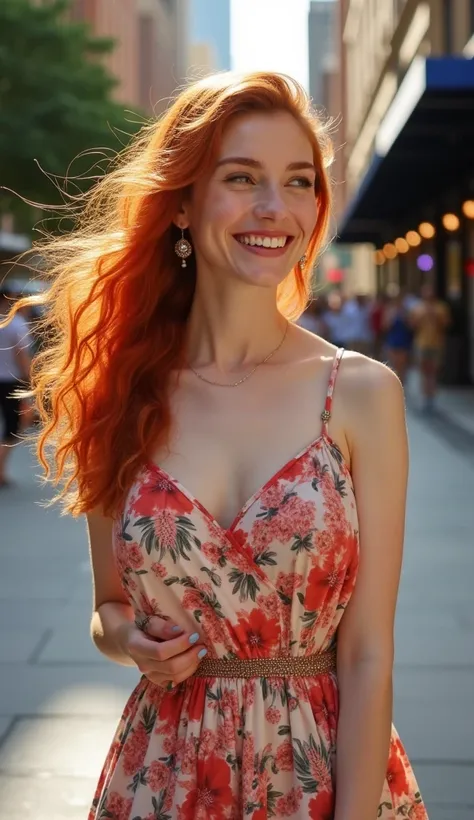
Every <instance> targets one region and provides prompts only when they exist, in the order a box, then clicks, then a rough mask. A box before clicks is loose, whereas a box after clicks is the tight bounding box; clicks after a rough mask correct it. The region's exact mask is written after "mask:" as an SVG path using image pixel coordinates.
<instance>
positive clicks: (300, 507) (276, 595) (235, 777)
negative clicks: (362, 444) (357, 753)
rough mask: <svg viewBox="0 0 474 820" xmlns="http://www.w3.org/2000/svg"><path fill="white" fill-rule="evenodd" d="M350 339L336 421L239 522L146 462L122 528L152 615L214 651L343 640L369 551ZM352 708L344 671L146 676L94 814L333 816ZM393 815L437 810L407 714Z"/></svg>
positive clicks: (144, 613) (288, 648)
mask: <svg viewBox="0 0 474 820" xmlns="http://www.w3.org/2000/svg"><path fill="white" fill-rule="evenodd" d="M342 353H343V351H342V350H339V351H338V352H337V355H336V358H335V361H334V366H333V369H332V374H331V379H330V382H329V387H328V394H327V400H326V406H325V411H324V412H323V414H322V417H321V418H322V421H323V426H322V431H321V434H320V435H319V436H318V438H317V439H316V440H315V441H313V442H312V443H311V444H310V445H309V446H308V447H306V448H305V449H304V450H303V451H302V452H300V453H299V454H298V455H297V456H295V458H292V459H291V460H290V461H289V462H288V463H287V464H285V465H284V467H282V468H281V470H279V472H278V473H276V474H275V475H274V476H272V478H270V480H269V481H267V483H266V484H265V485H264V486H263V487H262V488H261V489H260V490H259V491H258V492H256V493H255V494H254V495H253V496H252V498H250V499H249V501H248V502H247V503H246V505H245V507H244V508H243V509H242V510H241V512H240V513H239V514H238V516H237V517H236V519H235V521H234V522H233V523H232V525H231V526H230V527H229V528H228V529H223V528H222V527H221V526H219V524H218V523H217V522H216V521H215V519H214V518H213V517H212V516H211V515H210V514H209V512H208V511H206V510H205V509H204V507H203V506H202V505H201V504H200V503H199V501H198V500H197V499H196V498H193V497H192V496H191V495H190V493H189V492H188V491H187V490H186V489H185V488H184V487H183V486H182V485H180V484H179V483H178V482H177V481H175V480H174V479H173V478H172V476H170V475H169V474H168V473H166V472H165V471H164V470H162V469H160V468H159V467H157V466H155V465H153V464H147V465H146V466H145V467H144V468H143V469H142V471H141V472H140V474H139V475H138V476H137V479H136V482H135V484H134V486H133V487H132V489H131V491H130V493H129V495H128V498H127V500H126V503H125V505H124V509H123V514H122V515H121V517H120V518H119V519H118V520H117V521H116V526H115V532H114V545H115V550H116V560H117V563H118V567H119V571H120V574H121V577H122V580H123V584H124V586H125V589H126V590H127V593H128V595H129V598H130V602H131V604H132V606H133V607H134V609H135V612H136V618H137V623H138V624H144V623H146V619H147V617H148V616H149V615H152V614H156V615H160V616H165V617H169V618H171V619H173V621H175V622H176V623H178V624H179V625H180V626H182V627H183V628H185V629H189V630H192V631H198V632H199V633H200V634H201V636H202V638H203V640H204V642H205V644H206V646H207V648H208V658H210V659H215V658H221V659H222V658H224V659H229V658H240V659H249V658H274V657H275V656H288V655H290V656H292V657H301V656H307V655H314V654H316V653H326V652H328V650H331V649H334V647H335V645H336V641H337V627H338V624H339V622H340V620H341V617H342V615H343V613H344V609H345V607H346V606H347V603H348V601H349V599H350V596H351V593H352V591H353V588H354V584H355V580H356V575H357V567H358V523H357V509H356V504H355V499H354V490H353V485H352V481H351V476H350V473H349V470H348V467H347V465H346V464H345V463H344V460H343V457H342V454H341V452H340V451H339V449H338V447H337V446H336V445H335V443H334V442H333V441H332V440H331V438H330V437H329V433H328V421H329V417H330V413H331V402H332V393H333V389H334V385H335V382H336V376H337V371H338V366H339V363H340V360H341V357H342ZM206 660H207V659H206ZM337 719H338V688H337V677H336V675H335V673H334V672H332V671H331V672H326V673H324V674H320V675H317V676H314V677H285V678H260V677H257V678H251V679H238V678H216V677H210V678H205V677H192V678H189V679H188V680H187V681H185V682H184V683H182V684H179V685H178V686H177V687H176V688H175V689H174V690H172V691H167V690H165V689H163V688H161V687H159V686H157V685H154V684H152V683H151V682H150V681H148V679H147V678H145V677H142V678H141V680H140V682H139V683H138V685H137V687H136V688H135V690H134V692H133V693H132V695H131V697H130V699H129V701H128V703H127V705H126V707H125V711H124V713H123V716H122V719H121V722H120V724H119V727H118V730H117V733H116V736H115V739H114V741H113V743H112V746H111V749H110V752H109V754H108V756H107V759H106V762H105V764H104V768H103V771H102V775H101V777H100V781H99V784H98V787H97V791H96V795H95V799H94V802H93V807H92V809H91V811H90V814H89V820H105V818H108V820H242V819H243V818H248V820H264V819H265V818H267V817H268V818H269V817H290V818H299V820H303V818H304V819H305V820H306V818H311V819H312V820H331V818H333V815H334V769H335V755H336V728H337ZM378 817H379V818H382V820H395V819H396V818H407V817H408V818H410V820H427V814H426V810H425V808H424V804H423V802H422V799H421V796H420V793H419V790H418V787H417V784H416V782H415V778H414V775H413V772H412V769H411V767H410V764H409V761H408V759H407V756H406V754H405V751H404V748H403V746H402V744H401V742H400V740H399V738H398V735H397V733H396V731H395V729H393V732H392V740H391V748H390V758H389V762H388V768H387V776H386V780H385V783H384V787H383V793H382V795H381V799H380V808H379V812H378ZM367 820H375V818H367Z"/></svg>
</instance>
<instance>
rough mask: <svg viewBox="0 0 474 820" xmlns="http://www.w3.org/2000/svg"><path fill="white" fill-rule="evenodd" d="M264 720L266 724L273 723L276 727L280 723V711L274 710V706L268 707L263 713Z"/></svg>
mask: <svg viewBox="0 0 474 820" xmlns="http://www.w3.org/2000/svg"><path fill="white" fill-rule="evenodd" d="M265 720H267V721H268V723H273V724H274V725H275V726H277V725H278V724H279V723H280V721H281V712H280V710H279V709H276V708H275V707H274V706H270V707H269V708H268V709H267V711H266V712H265Z"/></svg>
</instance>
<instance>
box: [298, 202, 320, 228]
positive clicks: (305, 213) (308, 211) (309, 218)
mask: <svg viewBox="0 0 474 820" xmlns="http://www.w3.org/2000/svg"><path fill="white" fill-rule="evenodd" d="M318 210H319V209H318V203H317V202H316V200H312V201H311V202H310V203H305V207H302V209H301V224H302V225H303V229H304V232H305V234H307V235H311V234H312V233H313V231H314V229H315V227H316V221H317V219H318Z"/></svg>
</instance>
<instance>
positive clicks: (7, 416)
mask: <svg viewBox="0 0 474 820" xmlns="http://www.w3.org/2000/svg"><path fill="white" fill-rule="evenodd" d="M10 304H11V302H10V292H9V290H8V287H6V286H5V285H0V422H1V424H2V432H1V440H0V489H5V488H7V487H10V486H11V485H12V480H11V479H10V477H9V475H8V472H7V467H8V464H9V462H10V458H11V456H12V453H13V449H14V445H15V444H17V443H18V440H19V438H18V436H19V433H20V432H21V430H22V416H21V409H22V401H21V399H20V398H19V397H18V396H16V395H15V392H16V391H17V390H18V389H19V388H20V387H21V386H22V383H23V387H24V386H25V383H26V385H28V383H29V378H30V363H31V359H30V336H29V333H28V327H27V324H26V322H25V321H24V319H23V318H22V317H21V316H20V315H19V314H18V313H17V314H16V316H14V317H13V319H12V321H11V322H10V323H9V324H8V325H7V326H4V327H2V324H1V323H2V321H3V320H4V319H5V318H6V316H7V314H8V312H9V308H10Z"/></svg>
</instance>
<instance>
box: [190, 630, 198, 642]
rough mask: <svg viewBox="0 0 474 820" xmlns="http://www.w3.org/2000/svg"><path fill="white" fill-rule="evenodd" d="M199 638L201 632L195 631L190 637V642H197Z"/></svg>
mask: <svg viewBox="0 0 474 820" xmlns="http://www.w3.org/2000/svg"><path fill="white" fill-rule="evenodd" d="M198 640H199V632H193V634H192V635H191V636H190V638H189V643H197V642H198Z"/></svg>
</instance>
